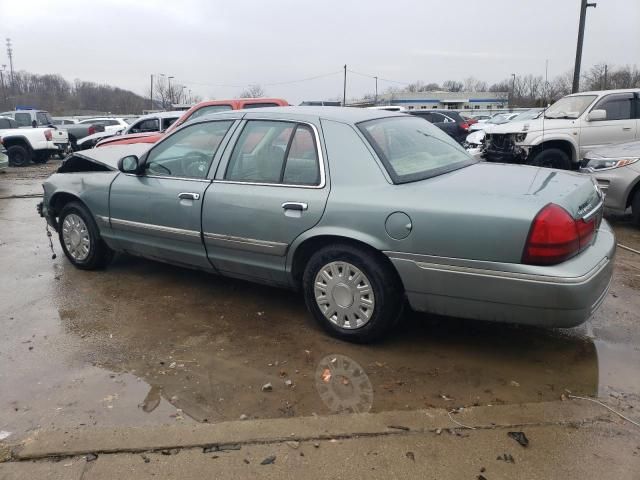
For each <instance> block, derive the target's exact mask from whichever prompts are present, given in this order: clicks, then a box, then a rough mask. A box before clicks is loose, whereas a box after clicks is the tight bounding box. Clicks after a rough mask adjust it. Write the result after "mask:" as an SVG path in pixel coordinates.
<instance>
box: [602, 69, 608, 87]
mask: <svg viewBox="0 0 640 480" xmlns="http://www.w3.org/2000/svg"><path fill="white" fill-rule="evenodd" d="M608 69H609V66H608V65H607V64H606V63H605V64H604V85H603V86H602V89H603V90H606V89H607V71H608Z"/></svg>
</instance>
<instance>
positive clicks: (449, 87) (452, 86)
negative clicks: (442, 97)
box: [442, 80, 464, 92]
mask: <svg viewBox="0 0 640 480" xmlns="http://www.w3.org/2000/svg"><path fill="white" fill-rule="evenodd" d="M442 88H444V89H445V90H446V91H447V92H461V91H462V89H463V88H464V85H463V84H462V82H457V81H456V80H446V81H445V82H443V83H442Z"/></svg>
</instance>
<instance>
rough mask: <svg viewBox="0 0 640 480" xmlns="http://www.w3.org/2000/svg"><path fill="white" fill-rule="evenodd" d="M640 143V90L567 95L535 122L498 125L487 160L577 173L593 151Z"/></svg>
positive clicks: (488, 144) (486, 148)
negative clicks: (631, 142)
mask: <svg viewBox="0 0 640 480" xmlns="http://www.w3.org/2000/svg"><path fill="white" fill-rule="evenodd" d="M637 138H640V88H635V89H626V90H604V91H598V92H582V93H575V94H573V95H568V96H566V97H563V98H561V99H560V100H558V101H557V102H556V103H554V104H553V105H551V106H550V107H549V108H548V109H547V110H546V112H545V113H544V115H542V116H540V118H538V119H536V120H526V121H522V122H518V121H515V122H509V123H506V124H504V125H497V126H496V127H495V128H494V129H493V130H492V131H491V133H488V134H487V135H486V137H485V144H484V147H483V153H482V155H483V157H484V158H485V159H486V160H488V161H493V162H506V163H524V164H528V165H537V166H542V167H552V168H562V169H566V170H569V169H574V168H577V166H578V164H579V162H580V160H581V159H582V158H583V157H584V154H585V153H587V152H588V151H589V150H593V149H594V148H596V147H600V146H602V145H608V144H611V143H621V142H628V141H631V140H635V139H637Z"/></svg>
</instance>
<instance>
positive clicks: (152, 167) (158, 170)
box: [147, 162, 171, 175]
mask: <svg viewBox="0 0 640 480" xmlns="http://www.w3.org/2000/svg"><path fill="white" fill-rule="evenodd" d="M147 170H149V171H150V172H151V173H155V174H158V175H162V174H164V175H171V170H169V169H168V168H167V167H165V166H164V165H162V164H161V163H156V162H151V163H148V164H147Z"/></svg>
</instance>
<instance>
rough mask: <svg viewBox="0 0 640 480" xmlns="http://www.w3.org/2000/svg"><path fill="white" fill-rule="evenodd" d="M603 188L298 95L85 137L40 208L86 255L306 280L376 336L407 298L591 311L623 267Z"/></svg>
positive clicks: (494, 309)
mask: <svg viewBox="0 0 640 480" xmlns="http://www.w3.org/2000/svg"><path fill="white" fill-rule="evenodd" d="M147 149H148V150H147ZM602 204H603V200H602V196H601V193H600V191H599V190H598V188H597V187H596V185H595V183H594V182H593V181H592V180H591V179H590V178H589V177H588V176H585V175H581V174H578V173H569V172H564V171H556V170H549V169H544V168H537V167H529V166H519V165H499V164H491V163H478V162H476V161H475V160H473V159H472V158H471V157H470V156H469V155H468V154H467V153H466V152H465V150H464V149H463V148H462V147H460V146H459V145H458V144H457V143H456V142H455V141H454V140H452V139H451V138H450V137H448V136H447V135H446V134H445V133H443V132H441V131H440V130H439V129H438V128H436V127H434V126H432V125H430V124H429V123H428V122H425V121H423V120H421V119H418V118H414V117H411V116H408V115H403V114H398V113H393V112H386V111H381V110H368V109H354V108H334V107H284V108H264V109H260V111H257V110H251V111H248V110H247V111H236V112H230V113H219V114H215V115H210V116H205V117H201V118H198V119H197V120H194V121H192V122H188V123H186V124H185V125H183V126H181V127H180V128H179V129H177V130H176V131H175V132H173V133H172V134H170V135H168V136H166V137H165V138H163V139H162V140H161V141H160V142H158V143H156V144H155V145H152V146H150V147H149V146H145V145H124V146H120V147H110V148H99V149H93V150H90V151H86V152H77V153H75V154H74V155H73V156H71V157H69V158H68V159H67V160H66V161H65V163H64V164H63V165H62V166H61V167H60V169H59V170H58V173H56V174H54V175H52V176H51V177H50V178H49V179H48V180H47V181H46V182H45V183H44V200H43V202H42V204H40V206H39V209H40V212H41V215H42V216H44V217H45V218H46V219H47V221H48V222H49V224H50V225H52V226H53V227H54V228H55V229H56V230H57V231H58V233H59V237H60V243H61V245H62V249H63V250H64V252H65V254H66V256H67V258H68V259H69V261H70V262H71V263H72V264H74V265H75V266H77V267H78V268H81V269H95V268H99V267H104V266H106V265H107V264H108V263H109V261H110V259H111V258H112V255H113V253H114V252H116V251H117V252H127V253H131V254H134V255H140V256H143V257H147V258H151V259H157V260H160V261H165V262H170V263H174V264H178V265H184V266H187V267H192V268H197V269H202V270H206V271H210V272H212V273H218V274H221V275H226V276H230V277H237V278H241V279H246V280H250V281H255V282H262V283H267V284H270V285H275V286H281V287H287V288H294V289H299V290H300V291H301V292H302V294H303V295H304V298H305V300H306V304H307V307H308V308H309V310H310V312H311V313H312V315H313V316H314V317H315V319H316V320H317V321H318V322H319V323H320V325H322V326H323V327H324V328H325V329H326V330H327V331H328V332H329V333H331V334H333V335H335V336H337V337H339V338H342V339H347V340H352V341H360V342H366V341H371V340H374V339H376V338H379V337H381V336H383V335H384V334H385V333H386V332H388V331H389V329H390V328H391V327H393V326H394V325H395V323H396V321H397V320H398V319H399V318H400V316H401V312H402V310H403V307H404V306H405V304H406V303H407V302H408V304H409V305H410V306H411V307H412V308H413V309H415V310H418V311H422V312H430V313H436V314H442V315H449V316H458V317H467V318H473V319H481V320H492V321H499V322H514V323H524V324H533V325H542V326H548V327H569V326H574V325H577V324H580V323H582V322H584V321H585V320H586V319H587V318H589V316H590V315H591V314H592V313H593V311H594V310H595V309H596V308H597V307H598V306H599V304H600V303H601V302H602V300H603V299H604V298H605V295H606V292H607V289H608V286H609V282H610V279H611V273H612V269H613V262H612V260H613V256H614V251H615V238H614V235H613V233H612V231H611V229H610V228H609V226H608V225H607V223H606V222H605V221H602Z"/></svg>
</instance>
